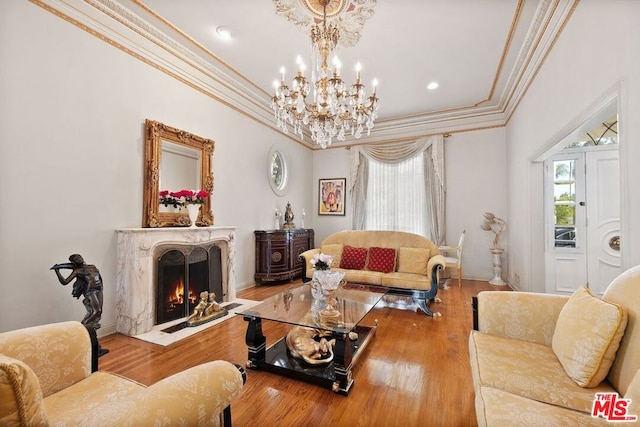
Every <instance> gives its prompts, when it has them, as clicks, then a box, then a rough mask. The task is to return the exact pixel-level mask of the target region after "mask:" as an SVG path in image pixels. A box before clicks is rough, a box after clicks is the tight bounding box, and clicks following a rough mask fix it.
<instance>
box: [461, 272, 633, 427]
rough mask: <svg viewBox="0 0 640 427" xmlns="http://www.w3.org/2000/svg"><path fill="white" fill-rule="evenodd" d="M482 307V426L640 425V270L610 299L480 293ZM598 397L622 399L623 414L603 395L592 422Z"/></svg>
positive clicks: (475, 370)
mask: <svg viewBox="0 0 640 427" xmlns="http://www.w3.org/2000/svg"><path fill="white" fill-rule="evenodd" d="M475 303H477V305H476V308H477V311H476V313H475V314H476V321H475V322H474V324H475V325H474V329H476V330H474V331H472V333H471V335H470V339H469V351H470V358H471V372H472V376H473V383H474V388H475V402H476V403H475V407H476V416H477V419H478V425H479V426H501V427H502V426H531V425H540V426H542V425H548V426H570V425H575V426H578V425H579V426H589V425H611V423H610V422H609V421H607V420H606V419H605V418H607V417H608V416H613V417H614V418H615V417H631V418H628V419H627V420H626V421H628V423H626V422H625V423H621V425H640V421H639V420H640V324H639V323H638V322H639V321H640V266H638V267H635V268H633V269H631V270H628V271H626V272H624V273H623V274H621V275H620V276H619V277H617V278H616V279H615V280H614V281H613V282H612V283H611V284H610V285H609V286H608V288H607V290H606V291H605V293H604V295H603V298H602V299H600V298H598V297H595V296H593V295H591V293H590V292H589V291H588V290H587V289H585V288H582V289H579V290H578V291H576V292H575V293H574V294H573V295H572V296H571V297H569V296H560V295H550V294H534V293H525V292H497V291H488V292H480V293H479V294H478V297H477V300H476V301H475ZM474 305H475V304H474ZM596 393H618V395H617V396H616V397H615V399H616V402H617V403H616V404H617V405H618V407H617V408H616V411H617V412H616V413H614V412H610V409H613V408H612V407H611V406H607V405H609V404H608V403H606V400H604V399H605V398H604V397H603V398H602V399H603V400H602V401H601V402H599V404H598V405H597V406H596V407H595V412H596V415H599V416H598V417H592V412H593V410H594V399H595V398H596ZM609 396H612V395H609ZM623 399H629V400H628V401H624V400H623ZM622 406H624V407H625V409H624V410H623V409H621V407H622ZM623 412H624V414H623ZM634 416H635V417H637V418H636V419H635V421H634V420H633V417H634Z"/></svg>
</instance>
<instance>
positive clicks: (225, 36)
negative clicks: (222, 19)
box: [216, 27, 231, 40]
mask: <svg viewBox="0 0 640 427" xmlns="http://www.w3.org/2000/svg"><path fill="white" fill-rule="evenodd" d="M216 33H217V34H218V37H220V38H221V39H222V40H230V39H231V30H230V29H229V28H228V27H218V28H216Z"/></svg>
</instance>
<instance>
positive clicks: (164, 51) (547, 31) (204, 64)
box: [29, 0, 579, 149]
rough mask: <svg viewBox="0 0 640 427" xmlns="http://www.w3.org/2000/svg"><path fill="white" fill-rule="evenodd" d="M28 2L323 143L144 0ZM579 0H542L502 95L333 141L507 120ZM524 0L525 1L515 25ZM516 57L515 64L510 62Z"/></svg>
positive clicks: (271, 124)
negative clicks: (280, 116)
mask: <svg viewBox="0 0 640 427" xmlns="http://www.w3.org/2000/svg"><path fill="white" fill-rule="evenodd" d="M29 1H31V3H33V4H36V5H38V6H40V7H42V8H43V9H45V10H48V11H49V12H51V13H53V14H55V15H56V16H58V17H60V18H62V19H64V20H65V21H67V22H68V23H70V24H73V25H75V26H76V27H78V28H80V29H82V30H84V31H86V32H88V33H90V34H92V35H94V36H96V37H98V38H100V39H101V40H103V41H105V42H107V43H109V44H110V45H111V46H113V47H115V48H117V49H120V50H121V51H123V52H125V53H127V54H129V55H131V56H133V57H135V58H136V59H138V60H140V61H143V62H145V63H146V64H148V65H150V66H152V67H154V68H156V69H157V70H159V71H162V72H164V73H166V74H167V75H169V76H171V77H173V78H175V79H177V80H178V81H180V82H182V83H183V84H185V85H187V86H189V87H191V88H193V89H195V90H197V91H199V92H201V93H203V94H204V95H206V96H208V97H210V98H212V99H214V100H216V101H218V102H220V103H222V104H223V105H225V106H227V107H229V108H231V109H233V110H235V111H237V112H239V113H240V114H243V115H245V116H247V117H249V118H251V119H252V120H254V121H256V122H258V123H260V124H262V125H264V126H267V127H268V128H270V129H272V130H274V131H275V132H278V133H281V134H282V135H284V136H286V137H288V138H289V139H291V140H293V141H295V142H297V143H299V144H301V145H303V146H306V147H308V148H311V149H316V148H319V147H316V146H315V145H313V144H312V143H311V137H310V134H309V133H308V132H305V133H304V138H303V139H302V140H300V138H298V137H297V136H296V135H293V134H284V133H283V132H282V131H281V130H280V129H278V128H277V127H276V124H275V120H274V118H273V112H272V110H271V107H270V103H271V95H270V94H269V93H267V92H266V91H265V90H263V89H262V88H260V87H258V86H256V85H255V84H254V83H253V82H251V81H249V80H248V79H247V78H246V77H245V76H243V75H242V74H240V73H239V72H238V71H237V70H235V69H234V68H232V67H231V66H230V65H229V64H226V63H225V62H224V61H223V60H221V59H220V58H218V57H217V56H216V55H215V54H214V53H212V52H210V51H208V50H206V48H204V47H203V46H202V45H199V44H198V43H197V42H196V41H195V40H193V39H191V38H189V37H188V36H187V35H186V34H184V33H183V32H181V31H180V30H179V29H177V28H175V27H173V26H172V25H171V24H170V23H168V22H167V21H165V20H163V19H162V18H161V17H159V16H158V15H157V14H155V13H154V12H153V11H151V10H150V9H148V8H146V7H142V2H141V1H140V0H120V1H115V0H29ZM521 1H522V2H525V1H528V0H521ZM371 3H372V4H375V1H374V2H371ZM578 3H579V0H542V1H539V3H538V5H537V8H536V11H535V16H534V19H533V21H532V22H531V24H530V26H529V28H528V29H527V30H526V35H525V40H524V42H523V43H522V44H521V46H522V47H521V49H520V51H519V52H518V55H517V57H516V58H515V59H509V61H505V55H506V53H505V55H503V58H502V59H501V61H500V64H499V67H498V70H497V71H496V73H497V74H496V81H495V82H494V85H493V87H492V91H493V89H494V88H497V90H498V91H499V93H498V95H499V96H498V97H497V98H496V99H487V100H484V101H481V102H478V103H476V104H474V105H471V106H463V107H458V108H451V109H448V110H441V111H432V112H425V113H422V114H415V115H410V116H405V117H395V118H389V119H384V120H382V119H378V120H377V121H376V124H375V127H374V128H373V129H372V132H371V134H370V135H368V136H367V135H363V136H362V137H361V138H360V139H357V140H355V139H351V138H349V140H348V141H344V142H334V143H333V144H332V146H334V145H335V146H338V147H341V146H348V145H355V144H364V143H373V142H378V143H380V142H385V141H392V140H399V139H410V138H416V137H420V136H424V135H429V134H434V133H455V132H463V131H469V130H476V129H481V128H493V127H499V126H505V125H506V124H507V123H508V120H509V118H510V117H511V115H512V114H513V112H514V111H515V110H516V108H517V106H518V104H519V102H520V101H521V99H522V98H523V97H524V96H525V94H526V92H527V89H528V88H529V86H530V85H531V84H532V82H533V81H534V79H535V77H536V75H537V73H538V72H539V70H540V69H541V67H542V66H543V65H544V62H545V59H546V58H547V56H548V55H549V53H550V51H551V49H552V48H553V45H554V44H555V42H556V40H557V39H558V37H559V35H560V34H561V32H562V30H563V29H564V27H565V25H566V24H567V22H568V20H569V18H570V17H571V15H572V13H573V11H574V10H575V8H576V6H577V5H578ZM522 4H523V3H519V5H518V12H517V13H516V16H515V17H514V23H513V25H514V26H515V25H516V24H517V22H516V21H517V19H518V17H519V10H520V8H521V6H522ZM125 5H127V6H128V7H126V6H125ZM133 10H135V12H134V11H133ZM509 42H510V41H509ZM511 63H513V65H511V66H510V68H509V69H508V70H506V69H503V66H505V65H508V64H511ZM490 98H491V96H490Z"/></svg>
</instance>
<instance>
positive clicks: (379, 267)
mask: <svg viewBox="0 0 640 427" xmlns="http://www.w3.org/2000/svg"><path fill="white" fill-rule="evenodd" d="M395 269H396V250H395V249H393V248H377V247H372V248H369V263H368V264H367V270H371V271H380V272H382V273H391V272H392V271H395Z"/></svg>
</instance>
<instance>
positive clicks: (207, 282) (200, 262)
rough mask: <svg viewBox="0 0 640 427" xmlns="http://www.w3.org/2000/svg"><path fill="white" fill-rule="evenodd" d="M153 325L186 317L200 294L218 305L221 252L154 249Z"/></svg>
mask: <svg viewBox="0 0 640 427" xmlns="http://www.w3.org/2000/svg"><path fill="white" fill-rule="evenodd" d="M157 253H158V254H159V257H158V263H157V275H156V277H157V293H156V324H157V325H160V324H163V323H167V322H170V321H172V320H177V319H180V318H183V317H187V316H189V315H190V314H191V313H192V312H193V308H194V307H195V306H196V304H197V303H198V300H199V298H200V293H201V292H204V291H208V292H214V293H215V294H216V301H218V302H222V300H223V294H222V293H223V289H222V261H221V251H220V248H219V247H218V246H216V245H209V246H208V247H207V246H171V247H162V248H158V250H157Z"/></svg>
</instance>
